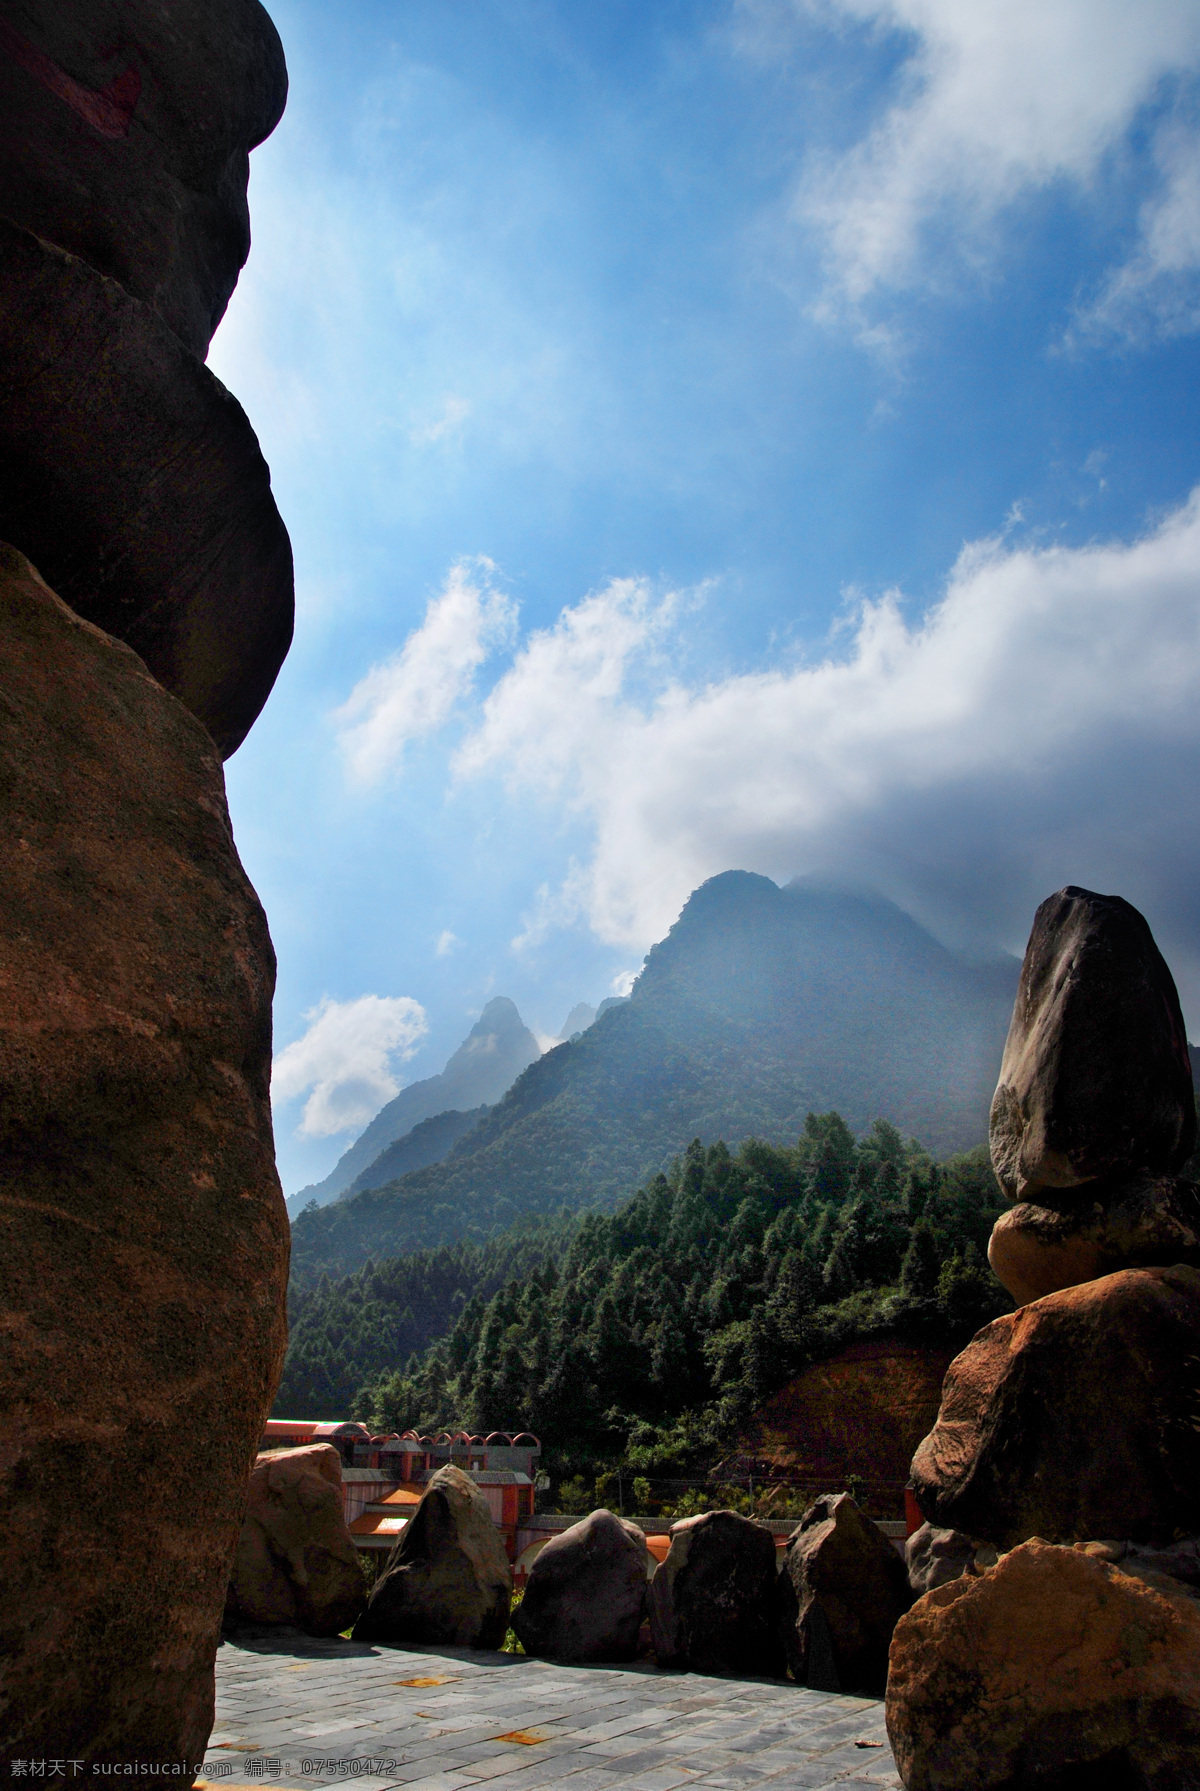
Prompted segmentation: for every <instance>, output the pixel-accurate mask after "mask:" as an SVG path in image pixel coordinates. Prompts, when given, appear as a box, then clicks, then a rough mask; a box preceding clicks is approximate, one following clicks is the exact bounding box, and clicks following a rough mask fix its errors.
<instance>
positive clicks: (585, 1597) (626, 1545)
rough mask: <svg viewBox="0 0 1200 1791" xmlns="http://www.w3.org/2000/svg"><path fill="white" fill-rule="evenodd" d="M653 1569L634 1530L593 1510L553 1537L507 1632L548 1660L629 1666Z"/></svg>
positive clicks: (608, 1514) (527, 1649)
mask: <svg viewBox="0 0 1200 1791" xmlns="http://www.w3.org/2000/svg"><path fill="white" fill-rule="evenodd" d="M650 1566H651V1557H650V1551H649V1549H648V1548H647V1547H646V1538H645V1536H644V1535H643V1534H642V1532H641V1530H639V1529H638V1527H637V1525H636V1524H631V1523H627V1522H626V1521H625V1520H624V1518H620V1517H616V1516H614V1515H613V1513H612V1512H611V1511H593V1512H592V1514H591V1516H590V1517H585V1518H584V1519H583V1521H582V1523H578V1524H572V1525H571V1528H570V1529H569V1530H564V1531H563V1532H562V1534H561V1535H559V1536H554V1537H552V1538H551V1539H550V1541H549V1542H548V1543H547V1544H546V1546H545V1548H544V1549H542V1551H541V1553H540V1554H539V1555H538V1556H537V1558H536V1560H535V1561H534V1563H533V1566H532V1567H531V1568H530V1570H529V1580H528V1583H527V1584H526V1587H525V1596H524V1598H523V1599H522V1600H521V1602H520V1604H519V1605H518V1606H517V1608H516V1610H515V1611H514V1612H513V1630H514V1632H515V1634H516V1636H517V1639H518V1641H519V1642H520V1643H521V1646H522V1647H523V1648H524V1650H525V1652H526V1654H538V1655H543V1656H545V1657H546V1658H547V1659H549V1660H563V1661H583V1660H632V1659H633V1657H634V1655H635V1654H636V1653H637V1649H638V1630H639V1629H640V1628H641V1623H642V1611H643V1608H644V1606H645V1602H646V1585H647V1580H648V1577H649V1568H650Z"/></svg>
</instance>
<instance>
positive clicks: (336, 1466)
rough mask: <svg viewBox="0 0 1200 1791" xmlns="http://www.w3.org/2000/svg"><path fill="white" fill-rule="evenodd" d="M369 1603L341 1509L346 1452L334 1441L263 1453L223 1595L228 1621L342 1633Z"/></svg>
mask: <svg viewBox="0 0 1200 1791" xmlns="http://www.w3.org/2000/svg"><path fill="white" fill-rule="evenodd" d="M366 1602H367V1585H366V1580H365V1578H364V1577H363V1570H362V1566H361V1564H360V1562H359V1558H358V1550H357V1549H356V1548H355V1546H354V1539H353V1537H352V1536H351V1534H350V1532H349V1530H348V1529H347V1527H346V1519H345V1515H344V1511H343V1504H342V1458H341V1456H340V1455H339V1454H338V1452H337V1450H336V1449H335V1448H334V1447H333V1445H332V1443H313V1444H310V1445H309V1446H308V1447H306V1448H303V1449H276V1450H272V1451H268V1452H266V1453H264V1454H262V1455H260V1456H259V1458H258V1460H257V1461H256V1462H255V1464H254V1472H253V1473H252V1474H251V1476H250V1487H249V1492H248V1494H247V1499H246V1516H245V1518H244V1519H243V1522H242V1532H241V1535H240V1536H239V1537H238V1544H237V1553H236V1554H235V1556H234V1560H233V1573H232V1575H231V1576H230V1581H229V1590H228V1592H227V1594H226V1597H225V1626H226V1627H227V1628H229V1627H232V1626H234V1625H236V1624H238V1623H285V1624H288V1625H290V1626H291V1627H292V1628H295V1629H303V1630H306V1631H307V1632H308V1634H309V1635H313V1636H336V1635H340V1634H341V1632H342V1630H343V1629H349V1627H350V1625H351V1624H352V1623H353V1622H354V1621H355V1619H356V1618H357V1617H359V1616H361V1614H362V1610H363V1606H364V1605H365V1604H366Z"/></svg>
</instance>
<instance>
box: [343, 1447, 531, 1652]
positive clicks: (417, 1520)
mask: <svg viewBox="0 0 1200 1791" xmlns="http://www.w3.org/2000/svg"><path fill="white" fill-rule="evenodd" d="M511 1600H512V1568H511V1567H510V1566H509V1563H508V1557H507V1555H506V1554H505V1553H504V1544H503V1542H502V1541H501V1539H500V1532H499V1531H498V1530H497V1528H496V1526H495V1524H494V1523H493V1522H492V1514H491V1512H490V1511H489V1510H488V1505H487V1500H486V1499H485V1498H484V1496H483V1494H482V1493H481V1492H480V1491H479V1488H478V1487H477V1486H476V1485H475V1483H474V1481H473V1480H471V1479H469V1478H468V1476H467V1475H466V1474H464V1473H463V1471H462V1469H461V1468H454V1467H446V1468H439V1469H438V1471H437V1473H436V1474H435V1475H434V1476H433V1478H432V1479H431V1480H430V1482H429V1484H428V1486H427V1487H426V1488H425V1492H424V1495H423V1497H422V1499H421V1503H420V1504H419V1505H418V1506H417V1508H416V1510H415V1511H414V1512H413V1515H412V1516H411V1517H410V1518H409V1520H408V1523H407V1524H406V1525H405V1527H404V1533H403V1535H402V1536H401V1538H400V1540H399V1542H398V1543H397V1544H396V1546H395V1548H394V1549H393V1550H392V1552H391V1554H390V1555H389V1557H388V1564H387V1568H386V1569H385V1571H384V1572H383V1573H382V1574H381V1575H380V1577H379V1579H377V1580H376V1582H375V1585H374V1587H373V1589H372V1592H371V1597H370V1601H369V1602H368V1604H367V1608H366V1610H365V1611H364V1612H363V1614H362V1616H361V1617H360V1618H359V1620H358V1622H357V1623H356V1624H355V1626H354V1639H355V1641H356V1642H394V1643H396V1644H397V1645H398V1646H400V1647H404V1648H409V1647H412V1648H421V1647H427V1646H430V1645H437V1644H439V1643H441V1644H450V1645H452V1646H455V1647H459V1648H498V1647H499V1646H500V1644H501V1642H502V1641H503V1640H504V1632H505V1630H506V1629H507V1628H508V1610H509V1605H510V1603H511Z"/></svg>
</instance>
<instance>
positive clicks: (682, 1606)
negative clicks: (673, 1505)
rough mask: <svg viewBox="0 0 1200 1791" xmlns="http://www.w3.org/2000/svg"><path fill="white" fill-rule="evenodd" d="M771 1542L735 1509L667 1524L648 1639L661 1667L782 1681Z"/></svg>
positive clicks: (767, 1533) (759, 1527)
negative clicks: (668, 1537) (667, 1538)
mask: <svg viewBox="0 0 1200 1791" xmlns="http://www.w3.org/2000/svg"><path fill="white" fill-rule="evenodd" d="M775 1578H776V1574H775V1539H774V1537H773V1536H772V1535H771V1532H770V1531H769V1530H765V1529H764V1528H763V1527H762V1525H761V1524H756V1523H754V1522H753V1521H752V1520H751V1519H750V1518H748V1517H739V1516H738V1514H737V1513H736V1512H734V1511H706V1512H704V1513H703V1515H702V1516H700V1517H685V1518H683V1519H682V1520H681V1521H680V1522H679V1523H677V1524H672V1525H671V1546H670V1549H669V1550H668V1552H667V1558H666V1560H665V1561H664V1562H663V1563H662V1565H661V1567H660V1568H659V1569H658V1572H657V1573H656V1574H655V1576H654V1578H653V1579H652V1580H651V1582H650V1601H649V1602H650V1638H651V1641H652V1643H653V1645H654V1652H655V1654H656V1655H657V1657H658V1664H659V1665H660V1666H664V1667H665V1666H680V1667H690V1668H691V1670H692V1671H693V1672H694V1673H738V1674H741V1675H746V1674H761V1675H763V1676H765V1677H768V1678H776V1679H781V1678H782V1677H783V1674H784V1667H785V1661H784V1652H783V1644H782V1642H781V1641H780V1638H779V1630H778V1623H777V1618H776V1588H775Z"/></svg>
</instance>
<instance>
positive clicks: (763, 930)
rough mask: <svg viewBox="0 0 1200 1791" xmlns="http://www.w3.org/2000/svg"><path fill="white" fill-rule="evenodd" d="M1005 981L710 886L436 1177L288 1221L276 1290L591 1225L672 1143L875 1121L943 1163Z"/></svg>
mask: <svg viewBox="0 0 1200 1791" xmlns="http://www.w3.org/2000/svg"><path fill="white" fill-rule="evenodd" d="M1016 974H1017V966H1016V964H1015V962H1011V961H1010V962H1004V963H997V964H994V965H991V966H987V967H980V966H969V965H966V964H964V963H962V962H961V961H960V960H959V959H957V958H956V957H955V956H954V955H953V954H952V953H950V952H948V951H947V950H946V949H945V948H944V947H943V946H941V945H939V944H938V942H937V941H936V940H935V939H933V938H932V937H931V936H930V935H929V934H927V933H925V932H924V931H923V930H922V929H921V928H920V927H919V926H918V925H917V924H916V922H915V921H913V920H912V919H910V917H909V916H908V915H906V914H903V913H902V912H901V911H900V910H899V909H898V908H895V907H893V906H892V905H891V904H890V903H887V902H883V901H878V900H867V899H865V898H863V897H858V896H850V895H847V894H845V893H832V892H822V891H818V890H813V889H797V888H789V889H779V888H777V887H776V885H775V884H774V883H772V882H771V881H770V880H769V879H768V878H766V877H756V876H751V875H749V874H748V873H746V872H728V873H726V874H724V875H723V876H720V877H714V878H712V879H711V880H710V881H709V882H708V883H706V884H704V885H703V886H702V887H701V888H700V889H698V890H697V891H696V892H695V894H694V895H693V896H692V897H691V898H690V900H689V901H688V903H687V904H686V906H685V907H684V910H683V912H682V914H681V915H680V917H679V920H678V921H677V922H676V924H675V925H674V927H672V929H671V932H670V934H669V935H668V937H667V938H666V939H665V940H663V941H662V942H661V943H659V944H658V945H656V946H655V947H654V948H653V950H652V951H651V952H650V954H649V956H648V957H647V959H646V965H645V969H644V970H643V972H642V974H641V976H640V977H639V978H638V980H637V982H636V984H635V985H634V989H633V993H632V995H631V996H630V998H629V1000H628V1001H625V1002H622V1003H621V1004H620V1006H619V1007H615V1008H613V1009H611V1010H610V1011H609V1012H607V1013H605V1014H602V1015H601V1016H600V1018H599V1019H598V1020H597V1021H596V1023H595V1024H594V1025H593V1026H591V1027H589V1029H588V1030H587V1031H586V1032H585V1033H583V1034H582V1035H581V1036H579V1037H577V1038H575V1039H572V1040H570V1041H569V1042H568V1043H566V1044H563V1045H559V1046H558V1047H557V1048H556V1049H554V1050H552V1051H548V1052H547V1053H546V1054H545V1056H544V1057H542V1058H540V1059H539V1060H538V1061H537V1062H536V1063H533V1064H531V1065H530V1066H529V1068H528V1069H526V1070H525V1072H524V1073H523V1074H522V1075H521V1076H519V1077H518V1079H517V1080H516V1082H515V1083H514V1084H513V1086H512V1087H511V1088H510V1089H509V1090H508V1092H507V1093H506V1094H505V1096H504V1098H503V1100H501V1101H499V1102H498V1103H497V1104H496V1105H495V1106H493V1107H492V1108H490V1110H489V1111H488V1113H487V1114H486V1116H485V1117H484V1118H483V1119H482V1121H481V1123H480V1124H479V1125H477V1126H475V1127H474V1129H473V1130H472V1131H470V1132H469V1133H468V1134H467V1135H466V1136H465V1137H464V1138H461V1139H460V1140H459V1141H458V1143H456V1144H455V1145H454V1147H453V1149H451V1150H450V1152H449V1154H448V1155H447V1156H446V1157H445V1160H444V1161H442V1162H437V1163H430V1164H428V1165H427V1166H426V1167H424V1168H421V1169H417V1170H415V1171H413V1172H412V1173H409V1174H406V1175H404V1176H403V1177H402V1178H400V1179H398V1180H392V1181H389V1182H388V1183H387V1185H386V1186H375V1187H373V1188H371V1189H369V1190H367V1191H365V1192H362V1193H359V1194H357V1195H355V1196H353V1197H352V1198H346V1199H342V1200H338V1201H336V1202H335V1203H334V1204H333V1205H330V1206H325V1207H321V1208H319V1209H316V1208H313V1209H310V1210H308V1211H305V1212H302V1213H300V1214H299V1215H298V1216H297V1217H296V1220H295V1224H294V1226H293V1231H292V1265H293V1275H294V1278H295V1280H296V1281H297V1283H298V1284H302V1285H307V1284H309V1283H311V1282H313V1281H315V1280H316V1279H318V1278H319V1276H320V1275H321V1274H322V1273H323V1272H326V1273H329V1274H330V1275H341V1276H344V1275H346V1274H347V1273H349V1272H350V1271H351V1270H357V1269H359V1268H361V1267H362V1266H363V1265H364V1264H365V1263H366V1262H367V1260H368V1259H369V1258H374V1260H375V1262H376V1263H378V1262H379V1261H380V1260H381V1259H382V1258H384V1257H392V1256H397V1255H399V1254H401V1253H402V1252H408V1251H417V1250H426V1249H429V1248H431V1247H434V1246H437V1245H440V1244H443V1243H455V1242H458V1241H460V1240H462V1241H465V1242H473V1243H483V1242H484V1241H486V1240H487V1239H488V1238H490V1237H494V1236H496V1235H497V1234H498V1233H500V1232H501V1231H503V1230H505V1229H506V1228H507V1227H508V1226H510V1225H511V1224H512V1223H513V1222H514V1221H515V1220H516V1219H518V1218H520V1217H522V1216H528V1215H542V1216H545V1217H552V1216H554V1215H556V1214H559V1213H561V1212H562V1211H563V1210H564V1209H567V1210H569V1211H579V1210H583V1209H588V1208H592V1209H594V1208H608V1209H610V1210H611V1209H612V1208H613V1207H614V1206H615V1205H616V1203H617V1202H618V1201H619V1200H621V1199H624V1198H627V1197H628V1195H629V1193H630V1192H631V1190H633V1189H634V1188H636V1187H638V1185H639V1184H640V1183H642V1182H645V1181H647V1180H648V1179H649V1178H651V1177H652V1176H653V1175H654V1174H655V1173H656V1172H657V1171H658V1170H659V1169H661V1168H663V1167H664V1166H665V1165H667V1164H669V1163H670V1162H671V1161H672V1159H673V1158H674V1157H675V1156H676V1155H677V1153H678V1152H680V1151H681V1150H683V1149H684V1148H685V1147H686V1145H687V1143H688V1140H689V1139H691V1138H695V1137H699V1138H701V1139H702V1140H703V1141H704V1142H705V1143H706V1144H710V1143H712V1142H714V1141H715V1140H717V1139H719V1138H724V1139H726V1140H727V1141H730V1142H734V1143H736V1142H737V1141H740V1140H742V1139H746V1138H767V1139H772V1140H777V1141H782V1140H785V1139H791V1138H795V1137H796V1136H797V1134H798V1133H799V1132H800V1129H801V1127H802V1126H803V1124H804V1116H805V1114H806V1113H807V1112H809V1111H810V1110H816V1111H821V1110H827V1109H830V1108H837V1110H838V1111H839V1112H841V1113H842V1114H843V1115H844V1116H845V1118H846V1119H847V1122H848V1123H849V1125H850V1126H851V1127H853V1128H854V1130H856V1131H862V1130H864V1129H865V1128H866V1127H867V1126H869V1125H870V1123H871V1121H872V1119H873V1118H874V1116H875V1115H876V1114H880V1113H885V1114H887V1115H888V1116H889V1117H890V1118H891V1119H892V1120H893V1121H895V1122H896V1124H897V1125H899V1126H901V1127H902V1128H903V1129H904V1131H905V1132H906V1133H913V1134H916V1135H917V1136H919V1137H921V1138H922V1139H924V1140H925V1142H926V1143H927V1144H930V1145H932V1147H933V1148H934V1149H935V1150H936V1151H937V1152H938V1154H939V1155H945V1154H947V1153H948V1152H949V1151H951V1150H953V1149H956V1148H960V1147H961V1146H962V1145H963V1144H969V1143H971V1141H972V1140H974V1139H976V1138H979V1137H981V1136H982V1134H983V1132H984V1130H985V1129H986V1126H987V1114H988V1104H989V1101H990V1099H991V1093H992V1089H993V1087H994V1086H995V1080H996V1069H997V1066H998V1064H999V1061H1000V1053H1001V1049H1002V1047H1003V1043H1004V1035H1005V1031H1006V1028H1007V1025H1008V1018H1009V1013H1010V1011H1011V1008H1012V998H1013V989H1014V985H1015V981H1016ZM360 1142H361V1141H360ZM359 1148H360V1146H359V1145H358V1144H356V1145H355V1146H354V1147H353V1149H354V1151H358V1150H359ZM373 1173H374V1172H373Z"/></svg>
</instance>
